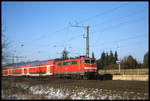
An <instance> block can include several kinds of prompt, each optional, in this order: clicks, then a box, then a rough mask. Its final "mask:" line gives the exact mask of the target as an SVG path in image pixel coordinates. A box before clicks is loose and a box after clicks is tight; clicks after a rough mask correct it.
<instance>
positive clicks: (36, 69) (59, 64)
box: [2, 57, 97, 78]
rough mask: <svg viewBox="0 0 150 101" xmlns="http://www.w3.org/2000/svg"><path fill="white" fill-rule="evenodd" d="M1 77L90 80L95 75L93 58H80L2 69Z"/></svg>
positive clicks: (95, 65) (94, 60)
mask: <svg viewBox="0 0 150 101" xmlns="http://www.w3.org/2000/svg"><path fill="white" fill-rule="evenodd" d="M2 74H3V76H9V75H11V76H48V75H49V76H59V77H71V78H91V77H94V76H96V75H97V64H96V59H95V58H88V57H80V58H72V59H66V60H61V59H59V60H56V59H55V60H49V61H45V62H43V63H40V62H38V63H36V64H35V63H30V64H26V65H21V66H18V67H16V68H14V67H11V68H7V69H3V71H2Z"/></svg>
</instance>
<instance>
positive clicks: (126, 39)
mask: <svg viewBox="0 0 150 101" xmlns="http://www.w3.org/2000/svg"><path fill="white" fill-rule="evenodd" d="M142 37H147V36H146V34H144V35H137V36H133V37H128V38H124V39H120V40H114V41H110V42H104V43H101V44H99V45H102V44H108V43H115V42H121V41H128V40H132V39H136V38H142ZM91 47H98V45H96V46H91Z"/></svg>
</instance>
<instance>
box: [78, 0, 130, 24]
mask: <svg viewBox="0 0 150 101" xmlns="http://www.w3.org/2000/svg"><path fill="white" fill-rule="evenodd" d="M128 4H129V3H124V4H121V5H119V6H117V7H114V8H112V9H110V10H108V11H106V12H103V13H100V14H97V15H94V16H92V17H89V18H87V19H85V20H82V21H80V23H83V22H85V21H89V19H93V18H95V17H98V16H103V15H105V14H107V13H111V12H113V11H115V10H117V9H119V8H121V7H123V6H126V5H128Z"/></svg>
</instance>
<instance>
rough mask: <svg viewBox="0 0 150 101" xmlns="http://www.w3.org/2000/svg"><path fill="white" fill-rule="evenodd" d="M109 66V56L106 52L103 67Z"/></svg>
mask: <svg viewBox="0 0 150 101" xmlns="http://www.w3.org/2000/svg"><path fill="white" fill-rule="evenodd" d="M108 65H109V55H108V52H106V56H105V66H108Z"/></svg>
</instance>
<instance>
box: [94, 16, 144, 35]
mask: <svg viewBox="0 0 150 101" xmlns="http://www.w3.org/2000/svg"><path fill="white" fill-rule="evenodd" d="M144 17H145V16H144ZM144 17H142V18H140V19H136V20H132V22H137V21H141V20H144V19H143V18H144ZM125 23H127V24H128V23H131V22H130V21H126V22H121V23H119V24H115V25H112V26H109V27H106V28H104V29H102V30H98V31H95V32H93V33H97V32H104V31H105V30H108V29H111V28H115V27H117V28H118V26H119V27H120V26H121V25H123V24H125Z"/></svg>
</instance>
